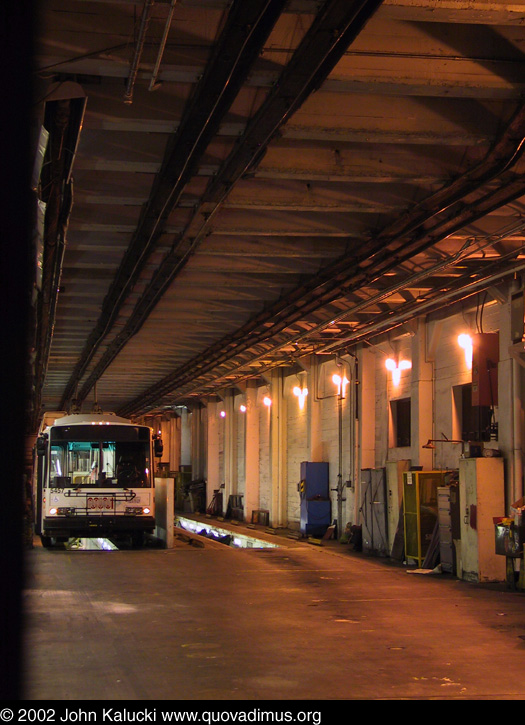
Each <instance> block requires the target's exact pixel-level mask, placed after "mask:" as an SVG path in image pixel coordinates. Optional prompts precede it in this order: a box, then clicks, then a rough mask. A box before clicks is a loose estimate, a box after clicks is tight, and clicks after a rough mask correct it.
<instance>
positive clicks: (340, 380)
mask: <svg viewBox="0 0 525 725" xmlns="http://www.w3.org/2000/svg"><path fill="white" fill-rule="evenodd" d="M332 382H333V384H334V385H337V394H338V395H340V396H341V397H342V398H344V397H345V393H346V386H347V385H348V382H349V380H348V378H347V377H346V375H343V377H341V376H340V375H338V374H337V373H334V374H333V375H332Z"/></svg>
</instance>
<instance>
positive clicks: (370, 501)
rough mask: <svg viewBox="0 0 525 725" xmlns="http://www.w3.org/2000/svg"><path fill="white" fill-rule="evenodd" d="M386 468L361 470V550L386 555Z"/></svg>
mask: <svg viewBox="0 0 525 725" xmlns="http://www.w3.org/2000/svg"><path fill="white" fill-rule="evenodd" d="M386 494H387V491H386V470H385V469H384V468H365V469H363V470H362V471H361V509H360V512H361V519H362V524H361V526H362V533H363V551H368V552H369V553H373V554H377V555H380V556H387V555H388V536H387V495H386Z"/></svg>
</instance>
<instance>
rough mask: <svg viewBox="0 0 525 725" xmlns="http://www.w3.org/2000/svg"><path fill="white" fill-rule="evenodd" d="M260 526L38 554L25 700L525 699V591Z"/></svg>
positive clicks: (30, 595)
mask: <svg viewBox="0 0 525 725" xmlns="http://www.w3.org/2000/svg"><path fill="white" fill-rule="evenodd" d="M221 525H224V524H221ZM230 526H231V527H232V529H234V530H239V527H233V525H230ZM241 528H244V527H241ZM247 531H248V533H250V534H251V535H257V536H260V537H261V538H265V537H266V538H268V539H269V540H270V541H273V542H274V543H279V544H280V547H279V548H276V549H258V550H249V549H234V548H228V547H226V546H224V545H222V544H218V543H215V542H211V541H207V540H204V541H203V543H204V546H202V545H201V546H196V545H195V544H191V543H188V539H187V538H184V540H183V539H177V540H176V545H175V548H174V549H170V550H166V549H153V548H150V549H145V550H140V551H139V550H128V551H124V550H122V551H115V552H97V551H92V552H88V551H65V550H59V549H56V550H45V549H43V548H41V547H40V546H38V545H36V546H35V548H34V549H32V550H30V551H28V552H27V557H28V569H29V572H28V577H27V586H26V590H25V592H24V601H25V611H26V633H25V643H26V644H25V653H26V655H25V678H24V681H25V694H24V698H23V699H25V700H115V701H118V700H121V701H122V700H126V701H128V700H129V701H131V700H133V701H155V700H179V701H180V700H188V701H190V700H194V701H195V700H221V701H228V700H230V701H234V700H237V701H240V700H249V701H254V700H280V701H283V700H290V701H291V700H295V701H299V700H308V701H315V700H318V701H327V700H363V699H364V700H381V699H405V700H406V699H408V700H410V699H423V700H427V699H439V700H450V699H459V700H465V699H466V700H484V699H492V700H523V699H525V594H524V593H522V592H515V591H510V590H508V589H507V588H506V587H505V585H504V584H502V585H482V586H481V585H475V584H470V583H466V582H462V581H459V580H457V579H456V578H454V577H452V576H450V575H439V574H431V575H428V574H425V575H421V574H414V573H412V574H409V573H408V572H407V570H406V568H405V567H403V566H399V565H393V564H392V563H389V562H388V561H386V560H383V559H377V558H371V557H369V556H367V555H363V554H357V553H355V552H352V551H350V550H349V548H348V547H347V546H343V545H341V544H339V543H337V542H330V544H328V545H325V546H323V547H318V546H313V545H312V544H310V543H306V542H297V541H294V540H292V539H289V538H286V537H284V536H282V537H279V536H272V535H271V534H265V533H264V532H262V533H261V532H254V531H250V530H247ZM198 538H199V537H195V536H191V539H192V540H193V541H194V540H195V539H197V540H198Z"/></svg>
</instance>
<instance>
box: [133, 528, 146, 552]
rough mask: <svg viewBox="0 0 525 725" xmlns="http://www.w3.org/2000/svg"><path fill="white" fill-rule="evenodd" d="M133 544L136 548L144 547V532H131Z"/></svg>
mask: <svg viewBox="0 0 525 725" xmlns="http://www.w3.org/2000/svg"><path fill="white" fill-rule="evenodd" d="M131 545H132V547H133V548H134V549H142V547H143V546H144V532H143V531H135V532H134V533H133V534H131Z"/></svg>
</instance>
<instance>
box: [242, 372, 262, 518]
mask: <svg viewBox="0 0 525 725" xmlns="http://www.w3.org/2000/svg"><path fill="white" fill-rule="evenodd" d="M245 415H246V423H245V424H246V438H245V475H246V481H245V496H244V514H245V518H246V520H247V521H251V515H252V511H253V510H254V509H258V508H259V408H258V406H257V386H256V384H255V382H254V381H248V383H247V387H246V413H245Z"/></svg>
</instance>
